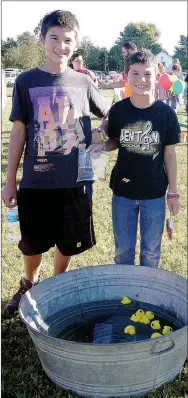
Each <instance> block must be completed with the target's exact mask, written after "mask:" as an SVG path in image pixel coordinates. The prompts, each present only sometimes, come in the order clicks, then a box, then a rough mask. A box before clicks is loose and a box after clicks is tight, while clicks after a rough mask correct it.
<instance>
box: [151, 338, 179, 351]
mask: <svg viewBox="0 0 188 398" xmlns="http://www.w3.org/2000/svg"><path fill="white" fill-rule="evenodd" d="M174 347H175V343H174V340H172V339H170V340H166V341H161V342H159V341H156V342H155V343H154V345H153V347H152V349H151V355H159V354H163V353H164V352H167V351H170V350H172V348H174Z"/></svg>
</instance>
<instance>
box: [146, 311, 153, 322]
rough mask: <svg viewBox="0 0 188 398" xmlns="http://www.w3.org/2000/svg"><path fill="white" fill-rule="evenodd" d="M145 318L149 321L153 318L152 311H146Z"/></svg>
mask: <svg viewBox="0 0 188 398" xmlns="http://www.w3.org/2000/svg"><path fill="white" fill-rule="evenodd" d="M146 316H147V317H148V319H149V320H150V321H151V320H152V319H153V318H155V314H154V313H153V312H152V311H146Z"/></svg>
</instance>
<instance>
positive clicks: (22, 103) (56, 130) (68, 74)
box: [10, 68, 110, 189]
mask: <svg viewBox="0 0 188 398" xmlns="http://www.w3.org/2000/svg"><path fill="white" fill-rule="evenodd" d="M109 108H110V106H109V105H108V103H107V102H106V100H105V99H104V97H103V96H102V95H101V93H100V91H99V90H98V89H97V87H96V86H95V84H94V83H93V82H92V80H91V79H90V77H88V76H86V75H83V74H81V73H77V72H75V71H74V70H72V69H70V68H68V69H67V70H66V71H65V72H63V73H56V74H52V73H48V72H44V71H42V70H40V69H39V68H35V69H32V70H30V71H27V72H23V73H21V74H20V75H19V76H18V78H17V79H16V82H15V85H14V90H13V104H12V112H11V115H10V120H11V121H14V120H20V121H22V122H23V123H24V124H25V125H26V131H27V141H26V147H25V154H24V162H23V177H22V180H21V183H20V187H21V188H36V189H49V188H72V187H76V186H79V185H83V184H84V182H76V180H77V175H78V148H79V146H80V145H83V144H85V145H86V146H88V145H90V144H91V139H92V133H91V120H90V112H92V113H94V114H95V115H96V116H97V117H99V118H102V117H104V116H106V114H107V113H108V110H109Z"/></svg>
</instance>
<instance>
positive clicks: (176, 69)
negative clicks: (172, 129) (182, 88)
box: [168, 63, 183, 113]
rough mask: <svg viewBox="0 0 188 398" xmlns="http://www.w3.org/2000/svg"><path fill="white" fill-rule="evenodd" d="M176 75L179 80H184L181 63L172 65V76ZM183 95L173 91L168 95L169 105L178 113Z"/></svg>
mask: <svg viewBox="0 0 188 398" xmlns="http://www.w3.org/2000/svg"><path fill="white" fill-rule="evenodd" d="M173 75H175V76H176V77H177V78H178V79H180V80H183V74H182V72H181V66H180V64H179V63H177V64H173V65H172V76H173ZM181 98H182V95H181V94H179V95H177V94H175V93H174V92H173V91H169V93H168V104H169V105H171V107H172V109H174V111H175V112H176V113H177V111H178V109H179V106H180V101H181Z"/></svg>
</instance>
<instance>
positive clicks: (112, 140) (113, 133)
mask: <svg viewBox="0 0 188 398" xmlns="http://www.w3.org/2000/svg"><path fill="white" fill-rule="evenodd" d="M114 109H115V108H114V106H112V108H111V109H110V111H109V117H108V121H106V126H105V131H106V134H107V138H108V139H107V140H106V141H104V142H101V143H93V142H92V144H94V145H90V146H89V148H88V149H89V151H91V153H94V152H100V151H106V152H111V151H114V150H115V149H117V148H118V128H117V126H116V124H117V123H115V121H116V120H117V114H116V111H115V114H114Z"/></svg>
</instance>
